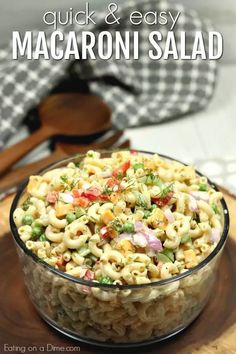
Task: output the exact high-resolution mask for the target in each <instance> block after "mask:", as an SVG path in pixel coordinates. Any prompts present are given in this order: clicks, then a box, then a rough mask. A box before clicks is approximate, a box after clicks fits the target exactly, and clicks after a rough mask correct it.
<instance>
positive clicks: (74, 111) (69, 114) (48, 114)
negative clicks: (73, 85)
mask: <svg viewBox="0 0 236 354" xmlns="http://www.w3.org/2000/svg"><path fill="white" fill-rule="evenodd" d="M39 114H40V121H41V124H42V125H41V128H40V129H38V130H37V131H36V132H35V133H33V134H32V135H30V136H29V137H27V138H26V139H24V140H22V141H20V142H19V143H17V144H15V145H13V146H11V147H9V148H8V149H6V150H4V151H3V152H1V153H0V161H1V163H0V175H1V174H3V172H5V171H6V170H8V169H10V167H11V166H12V165H14V164H15V163H16V162H17V161H19V160H20V159H21V158H22V157H23V156H25V155H26V154H27V153H28V152H29V151H31V150H32V149H34V148H35V147H36V146H38V145H39V144H40V143H42V142H43V141H45V140H46V139H48V138H51V137H53V136H55V135H66V136H75V135H78V136H85V135H91V134H96V133H99V132H102V131H105V130H108V129H109V128H111V111H110V109H109V107H108V106H107V105H106V103H105V102H103V101H102V100H101V99H100V98H99V97H97V96H94V95H82V94H79V93H68V94H55V95H51V96H49V97H48V98H46V99H45V100H44V101H43V102H42V103H41V104H40V106H39Z"/></svg>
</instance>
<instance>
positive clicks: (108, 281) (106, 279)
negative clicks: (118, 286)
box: [98, 277, 113, 284]
mask: <svg viewBox="0 0 236 354" xmlns="http://www.w3.org/2000/svg"><path fill="white" fill-rule="evenodd" d="M98 281H99V283H101V284H113V280H112V279H111V278H110V277H100V278H99V279H98Z"/></svg>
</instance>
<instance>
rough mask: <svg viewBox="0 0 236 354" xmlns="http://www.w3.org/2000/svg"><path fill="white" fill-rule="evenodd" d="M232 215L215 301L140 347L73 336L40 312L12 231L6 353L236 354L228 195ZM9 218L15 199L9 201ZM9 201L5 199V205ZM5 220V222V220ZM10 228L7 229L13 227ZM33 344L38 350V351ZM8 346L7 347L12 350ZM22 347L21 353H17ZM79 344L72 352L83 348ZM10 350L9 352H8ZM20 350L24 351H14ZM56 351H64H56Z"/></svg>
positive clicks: (235, 257) (1, 255) (2, 324)
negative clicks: (180, 327)
mask: <svg viewBox="0 0 236 354" xmlns="http://www.w3.org/2000/svg"><path fill="white" fill-rule="evenodd" d="M225 198H226V201H227V203H228V206H229V209H230V214H231V228H230V236H229V239H228V241H227V244H226V247H225V251H224V254H223V257H222V261H221V264H220V268H219V272H218V279H217V282H216V284H215V288H214V291H213V294H212V297H211V299H210V301H209V304H208V305H207V307H206V308H205V310H204V311H203V313H202V314H201V315H200V316H199V317H198V318H197V320H196V321H195V322H194V323H193V324H192V325H191V326H190V327H189V328H188V329H186V330H185V331H184V332H182V333H181V334H179V335H177V336H175V337H174V338H173V339H170V340H168V341H165V342H163V343H157V344H153V345H151V346H147V347H145V348H136V349H129V351H128V350H125V349H121V350H118V349H117V350H115V349H104V348H96V347H93V346H89V345H85V344H83V343H80V342H75V341H73V340H69V339H67V338H66V337H64V336H62V335H60V334H59V333H57V332H56V331H54V330H53V329H51V328H50V327H49V326H48V325H47V324H45V323H44V322H43V321H42V320H41V319H40V317H39V316H38V315H37V313H36V311H35V310H34V308H33V306H32V305H31V303H30V300H29V298H28V296H27V293H26V289H25V286H24V283H23V278H22V273H21V270H20V266H19V263H18V258H17V255H16V251H15V246H14V244H13V241H12V237H11V236H10V234H9V233H8V234H5V236H2V237H1V238H0V271H1V272H0V277H1V278H0V353H3V352H4V344H5V346H6V345H7V346H8V348H10V347H11V346H18V347H20V348H25V349H21V350H24V352H25V353H32V352H34V353H41V352H46V353H47V352H50V351H51V352H53V351H52V348H54V347H53V346H56V347H59V348H60V352H63V351H64V352H66V350H67V352H68V350H69V349H70V347H71V346H73V347H80V353H83V354H91V353H101V354H108V353H127V352H129V353H130V354H132V353H138V354H139V353H140V354H143V353H145V354H235V353H236V218H235V210H236V199H235V198H234V197H232V196H230V195H229V194H226V193H225ZM4 203H5V204H4V207H5V209H4V210H5V213H6V215H5V216H7V214H8V211H7V209H6V208H9V203H10V199H8V201H5V202H4ZM2 204H3V203H2ZM1 222H2V220H1ZM4 226H5V230H6V231H7V227H6V225H4ZM32 347H33V350H32ZM6 348H7V347H5V349H6ZM11 348H13V347H11ZM17 350H18V351H17ZM78 350H79V349H78V348H74V351H73V350H72V349H70V352H73V353H76V352H79V351H78ZM8 351H9V350H8ZM11 352H13V353H19V352H20V351H19V349H12V351H11ZM54 352H55V353H57V352H59V350H54Z"/></svg>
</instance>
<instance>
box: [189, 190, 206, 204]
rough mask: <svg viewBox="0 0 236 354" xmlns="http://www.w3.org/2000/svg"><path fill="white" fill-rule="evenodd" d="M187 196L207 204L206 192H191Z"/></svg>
mask: <svg viewBox="0 0 236 354" xmlns="http://www.w3.org/2000/svg"><path fill="white" fill-rule="evenodd" d="M189 194H190V195H191V196H192V197H194V198H195V199H197V200H203V201H204V202H207V203H208V202H209V195H208V193H207V192H201V191H191V192H190V193H189Z"/></svg>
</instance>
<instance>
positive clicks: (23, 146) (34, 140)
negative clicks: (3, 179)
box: [0, 127, 53, 175]
mask: <svg viewBox="0 0 236 354" xmlns="http://www.w3.org/2000/svg"><path fill="white" fill-rule="evenodd" d="M52 135H53V134H52V131H51V130H50V128H48V127H47V128H45V129H44V128H43V127H42V128H40V129H39V130H37V131H36V132H35V133H33V134H31V135H30V136H29V137H27V138H25V139H23V140H21V141H20V142H19V143H17V144H14V145H13V146H10V147H9V148H7V149H6V150H4V151H3V152H1V153H0V175H2V174H3V173H4V172H5V171H7V170H9V169H10V168H11V167H12V166H13V165H14V164H15V163H16V162H17V161H19V160H20V159H21V158H22V157H24V156H25V155H27V153H29V152H30V151H31V150H32V149H34V148H35V147H36V146H37V145H39V144H40V143H42V142H43V141H44V140H46V139H47V138H48V137H49V136H52Z"/></svg>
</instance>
